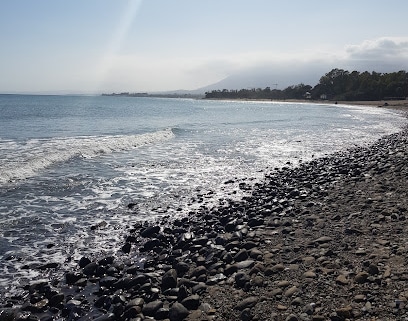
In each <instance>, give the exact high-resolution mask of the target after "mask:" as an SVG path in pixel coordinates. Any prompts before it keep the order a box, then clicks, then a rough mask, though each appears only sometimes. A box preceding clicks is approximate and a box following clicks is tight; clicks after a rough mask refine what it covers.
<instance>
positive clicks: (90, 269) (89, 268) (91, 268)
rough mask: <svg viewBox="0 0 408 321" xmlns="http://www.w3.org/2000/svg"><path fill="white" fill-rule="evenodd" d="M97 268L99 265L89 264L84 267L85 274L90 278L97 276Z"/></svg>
mask: <svg viewBox="0 0 408 321" xmlns="http://www.w3.org/2000/svg"><path fill="white" fill-rule="evenodd" d="M97 267H98V264H97V263H95V262H91V263H88V264H87V265H86V266H84V268H83V272H84V274H85V275H88V276H89V275H95V273H96V269H97Z"/></svg>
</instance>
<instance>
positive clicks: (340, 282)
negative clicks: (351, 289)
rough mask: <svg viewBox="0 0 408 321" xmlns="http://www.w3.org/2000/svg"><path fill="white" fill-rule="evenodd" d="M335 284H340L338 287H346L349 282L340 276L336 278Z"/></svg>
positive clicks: (343, 276)
mask: <svg viewBox="0 0 408 321" xmlns="http://www.w3.org/2000/svg"><path fill="white" fill-rule="evenodd" d="M336 283H337V284H340V285H347V284H349V280H348V279H347V278H346V276H345V275H343V274H340V275H339V276H338V277H337V278H336Z"/></svg>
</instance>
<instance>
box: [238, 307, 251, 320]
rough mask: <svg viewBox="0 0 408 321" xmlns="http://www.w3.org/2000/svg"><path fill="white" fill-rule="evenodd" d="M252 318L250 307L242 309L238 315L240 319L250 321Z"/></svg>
mask: <svg viewBox="0 0 408 321" xmlns="http://www.w3.org/2000/svg"><path fill="white" fill-rule="evenodd" d="M252 318H253V316H252V313H251V309H249V308H246V309H244V310H242V312H241V315H240V319H241V321H251V320H252Z"/></svg>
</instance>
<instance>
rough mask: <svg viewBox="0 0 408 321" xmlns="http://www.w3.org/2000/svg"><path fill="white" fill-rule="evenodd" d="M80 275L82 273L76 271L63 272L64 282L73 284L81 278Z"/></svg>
mask: <svg viewBox="0 0 408 321" xmlns="http://www.w3.org/2000/svg"><path fill="white" fill-rule="evenodd" d="M82 276H83V274H82V273H81V274H80V273H76V272H68V273H67V274H65V282H66V283H67V284H74V283H75V282H76V281H78V280H79V279H80V278H82Z"/></svg>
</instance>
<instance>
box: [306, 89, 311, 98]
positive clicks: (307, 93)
mask: <svg viewBox="0 0 408 321" xmlns="http://www.w3.org/2000/svg"><path fill="white" fill-rule="evenodd" d="M305 99H312V94H311V93H310V92H308V91H307V92H306V93H305Z"/></svg>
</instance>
